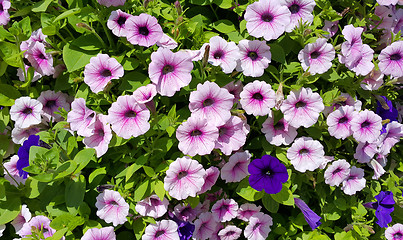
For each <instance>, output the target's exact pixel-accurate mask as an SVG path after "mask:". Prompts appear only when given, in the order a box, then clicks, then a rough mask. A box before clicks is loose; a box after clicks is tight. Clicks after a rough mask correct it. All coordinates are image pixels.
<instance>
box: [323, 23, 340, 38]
mask: <svg viewBox="0 0 403 240" xmlns="http://www.w3.org/2000/svg"><path fill="white" fill-rule="evenodd" d="M338 25H339V21H334V22H331V21H328V20H325V25H324V26H323V28H322V30H323V31H326V32H328V33H329V34H324V35H323V36H324V37H325V38H327V39H329V38H331V37H333V36H334V35H335V34H336V33H337V31H338V30H339V26H338Z"/></svg>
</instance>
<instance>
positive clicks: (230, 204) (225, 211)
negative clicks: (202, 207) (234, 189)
mask: <svg viewBox="0 0 403 240" xmlns="http://www.w3.org/2000/svg"><path fill="white" fill-rule="evenodd" d="M211 212H212V213H213V218H214V219H215V220H216V221H217V222H228V221H230V220H231V219H233V218H235V217H236V216H237V212H238V203H237V202H235V200H234V199H220V200H218V201H217V202H216V203H215V204H214V205H213V206H212V207H211Z"/></svg>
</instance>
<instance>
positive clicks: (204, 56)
mask: <svg viewBox="0 0 403 240" xmlns="http://www.w3.org/2000/svg"><path fill="white" fill-rule="evenodd" d="M209 55H210V45H208V44H207V45H206V48H205V49H204V55H203V61H202V64H203V67H206V65H207V62H208V59H209Z"/></svg>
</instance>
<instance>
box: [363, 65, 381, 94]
mask: <svg viewBox="0 0 403 240" xmlns="http://www.w3.org/2000/svg"><path fill="white" fill-rule="evenodd" d="M383 76H384V75H383V73H381V71H379V70H372V71H371V72H370V73H369V74H368V75H367V76H366V77H365V78H364V80H362V82H361V88H362V89H364V90H369V91H374V90H378V89H379V88H380V87H381V86H382V84H383Z"/></svg>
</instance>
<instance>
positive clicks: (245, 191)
mask: <svg viewBox="0 0 403 240" xmlns="http://www.w3.org/2000/svg"><path fill="white" fill-rule="evenodd" d="M248 179H249V178H245V179H243V180H242V181H241V182H240V183H239V185H238V187H237V189H236V193H237V194H238V195H239V196H241V197H243V198H244V199H246V200H248V201H251V202H253V201H257V200H259V199H261V198H262V197H263V196H264V194H265V193H264V192H263V191H260V192H259V191H256V190H255V189H253V188H252V187H251V186H250V185H249V180H248Z"/></svg>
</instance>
